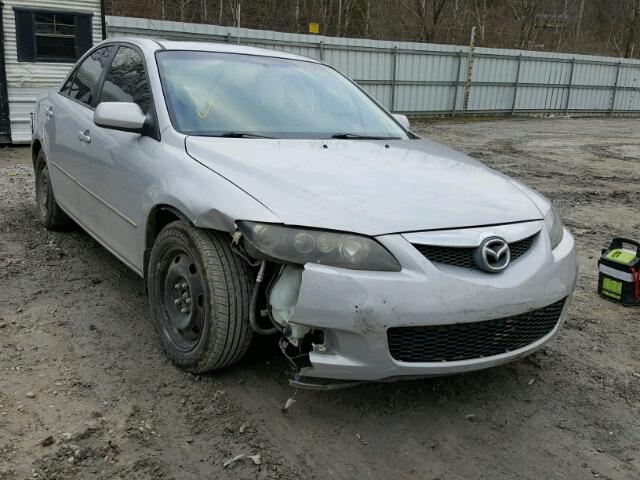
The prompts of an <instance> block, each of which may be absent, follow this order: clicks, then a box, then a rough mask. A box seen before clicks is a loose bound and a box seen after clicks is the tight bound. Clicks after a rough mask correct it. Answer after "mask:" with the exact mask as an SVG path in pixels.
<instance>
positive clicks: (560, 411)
mask: <svg viewBox="0 0 640 480" xmlns="http://www.w3.org/2000/svg"><path fill="white" fill-rule="evenodd" d="M416 130H417V131H419V132H421V133H422V134H424V135H425V136H428V137H430V138H432V139H434V140H437V141H440V142H442V143H445V144H448V145H451V146H454V147H456V148H459V149H462V150H464V151H466V152H468V153H469V154H471V155H472V156H474V157H476V158H478V159H480V160H481V161H483V162H485V163H486V164H488V165H490V166H492V167H494V168H496V169H498V170H500V171H502V172H505V173H507V174H509V175H512V176H514V177H516V178H518V179H521V180H523V181H525V182H526V183H528V184H529V185H531V186H533V187H535V188H537V189H538V190H540V191H541V192H542V193H544V194H545V195H547V196H549V197H550V198H552V199H553V200H554V202H555V203H556V205H557V206H558V209H559V211H560V212H561V215H562V217H563V218H564V220H565V222H566V224H567V225H568V226H569V227H570V229H571V230H572V231H573V233H574V235H575V237H576V240H577V245H578V250H579V257H580V264H581V269H580V277H579V281H578V287H577V292H576V296H575V297H574V300H573V303H572V306H571V311H570V316H569V318H568V320H567V323H566V325H565V328H564V330H563V331H562V333H561V334H560V336H559V337H558V338H557V339H556V340H555V341H554V342H552V343H551V344H550V345H549V346H548V347H546V348H545V349H544V350H542V351H540V352H538V353H536V354H534V355H533V356H530V357H528V358H526V359H523V360H521V361H518V362H516V363H513V364H510V365H507V366H503V367H499V368H495V369H491V370H487V371H482V372H477V373H471V374H466V375H459V376H452V377H446V378H435V379H427V380H413V381H404V382H398V383H386V384H364V385H361V386H358V387H356V388H352V389H349V390H341V391H334V392H320V393H315V392H309V391H301V392H299V393H298V395H297V402H296V403H295V404H294V405H293V407H292V408H291V410H290V412H289V413H288V414H286V415H285V414H282V413H281V412H280V408H281V407H282V405H283V404H284V403H285V401H286V400H287V398H288V397H289V396H290V394H291V390H290V389H289V387H288V386H287V377H286V376H285V375H284V370H285V369H286V364H285V362H284V361H283V359H282V358H281V356H280V354H279V352H278V349H277V347H276V345H275V339H266V340H265V339H261V341H257V342H256V343H255V345H254V348H253V349H252V351H251V352H250V354H249V356H248V357H247V358H245V359H244V360H243V361H242V362H241V364H239V365H238V366H236V367H233V368H230V369H228V370H225V371H223V372H218V373H215V374H211V375H206V376H202V377H196V376H192V375H189V374H185V373H183V372H181V371H179V370H177V369H176V368H174V367H173V366H171V365H170V363H169V362H168V361H167V359H166V358H165V357H164V356H163V354H162V353H161V352H160V351H159V349H158V347H157V344H156V340H155V338H154V333H153V328H152V326H151V324H150V321H149V313H148V307H147V303H146V299H145V295H144V291H143V285H142V281H141V280H140V279H139V278H138V277H137V276H136V275H135V274H133V273H131V272H130V271H128V270H127V268H126V267H124V266H123V265H121V264H120V263H118V261H117V260H116V259H115V258H113V257H112V256H110V255H109V254H108V253H107V252H106V251H105V250H104V249H102V248H101V247H100V246H99V245H98V244H97V243H96V242H95V241H93V240H92V239H91V238H90V237H89V236H88V235H86V234H85V233H83V232H81V231H80V230H72V231H68V232H49V231H46V230H44V229H43V228H42V227H40V225H39V224H38V222H37V220H36V214H35V212H36V209H35V203H34V195H33V174H32V169H31V164H30V160H29V153H28V149H26V148H10V149H6V148H5V149H2V150H0V283H1V285H2V286H1V288H0V479H2V480H5V479H6V480H8V479H12V480H13V479H26V478H39V479H85V478H92V479H93V478H99V479H156V478H160V479H172V478H175V479H204V478H207V479H209V478H250V479H252V478H284V479H289V478H318V479H324V478H374V479H387V478H394V479H436V478H438V479H443V480H444V479H471V478H473V479H479V478H482V479H496V478H508V479H520V478H526V479H547V478H549V479H551V478H553V479H576V478H610V479H633V478H640V451H639V449H640V353H639V352H640V348H639V346H640V310H639V309H631V308H623V307H619V306H617V305H615V304H613V303H610V302H608V301H605V300H602V299H600V298H598V297H597V296H596V294H595V288H596V277H597V273H596V261H597V258H598V255H599V252H600V249H601V248H602V247H603V246H605V245H606V244H607V242H608V240H609V239H610V237H611V236H612V235H614V234H623V235H628V236H632V237H640V186H639V182H640V120H632V119H597V120H593V119H580V120H569V119H536V120H504V121H497V122H480V123H442V122H439V123H431V124H422V125H419V126H416ZM240 454H244V455H246V456H249V455H260V457H254V459H255V461H254V460H253V459H251V458H242V459H240V460H237V461H236V462H234V463H232V464H230V465H228V466H227V467H225V466H224V462H225V460H228V459H231V458H233V457H235V456H236V455H240ZM256 463H259V464H256Z"/></svg>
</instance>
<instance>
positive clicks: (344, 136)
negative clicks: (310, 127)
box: [331, 133, 400, 140]
mask: <svg viewBox="0 0 640 480" xmlns="http://www.w3.org/2000/svg"><path fill="white" fill-rule="evenodd" d="M331 138H337V139H339V140H400V137H380V136H375V135H358V134H357V133H334V134H333V135H331Z"/></svg>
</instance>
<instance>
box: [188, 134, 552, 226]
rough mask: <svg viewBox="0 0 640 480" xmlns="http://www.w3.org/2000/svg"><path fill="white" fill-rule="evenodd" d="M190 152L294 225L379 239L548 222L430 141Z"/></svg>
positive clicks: (263, 142)
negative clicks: (440, 231) (454, 229)
mask: <svg viewBox="0 0 640 480" xmlns="http://www.w3.org/2000/svg"><path fill="white" fill-rule="evenodd" d="M186 150H187V153H188V154H189V155H190V156H191V157H192V158H194V159H195V160H197V161H198V162H200V163H201V164H203V165H204V166H206V167H208V168H209V169H211V170H213V171H215V172H216V173H218V174H219V175H221V176H222V177H224V178H226V179H227V180H229V181H230V182H232V183H234V184H235V185H236V186H238V187H239V188H241V189H242V190H244V191H245V192H247V193H248V194H249V195H251V196H253V197H254V198H255V199H257V200H258V201H259V202H261V203H262V204H263V205H265V206H266V207H267V208H268V209H269V210H271V211H272V212H273V213H274V214H275V215H277V216H278V218H280V219H281V220H282V222H283V223H285V224H289V225H300V226H309V227H317V228H326V229H333V230H342V231H350V232H355V233H362V234H367V235H381V234H386V233H397V232H407V231H418V230H433V229H447V228H460V227H470V226H480V225H495V224H502V223H510V222H518V221H527V220H536V219H540V218H542V214H541V212H540V210H539V209H538V208H537V207H536V205H535V204H534V203H533V201H532V200H531V199H530V198H529V196H528V195H527V194H526V193H525V191H523V190H522V189H521V188H519V187H518V186H517V185H516V184H514V183H513V182H512V181H510V180H509V179H508V178H507V177H505V176H504V175H502V174H500V173H498V172H495V171H493V170H491V169H490V168H488V167H486V166H484V165H482V164H481V163H480V162H478V161H476V160H473V159H472V158H470V157H468V156H466V155H464V154H462V153H460V152H456V151H455V150H452V149H450V148H448V147H445V146H443V145H439V144H437V143H434V142H431V141H429V140H422V139H420V140H395V141H365V140H326V141H323V140H294V139H286V140H280V139H242V138H220V137H195V136H190V137H187V139H186ZM244 220H251V219H244Z"/></svg>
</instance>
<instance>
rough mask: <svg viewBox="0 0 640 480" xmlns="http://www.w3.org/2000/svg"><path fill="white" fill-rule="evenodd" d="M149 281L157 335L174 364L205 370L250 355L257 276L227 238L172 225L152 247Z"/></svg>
mask: <svg viewBox="0 0 640 480" xmlns="http://www.w3.org/2000/svg"><path fill="white" fill-rule="evenodd" d="M148 285H149V302H150V306H151V316H152V319H153V322H154V326H155V329H156V333H157V334H158V337H159V338H160V343H161V345H162V347H163V349H164V350H165V352H166V353H167V354H168V356H169V358H170V359H171V360H172V361H173V362H174V363H175V364H176V365H178V366H179V367H181V368H183V369H185V370H188V371H190V372H193V373H204V372H207V371H210V370H216V369H220V368H224V367H227V366H229V365H232V364H234V363H236V362H237V361H238V360H240V359H241V358H242V356H243V355H244V354H245V353H246V351H247V349H248V347H249V343H250V342H251V337H252V330H251V326H250V323H249V300H250V295H251V288H252V285H253V276H252V275H251V272H250V270H249V268H248V266H247V265H246V263H244V262H243V261H242V260H241V259H240V258H239V257H238V256H237V255H235V254H234V253H233V252H232V251H231V248H230V246H229V241H228V240H227V239H225V238H224V237H222V236H220V235H219V234H216V233H212V232H206V231H204V230H200V229H197V228H195V227H193V226H191V225H188V224H186V223H185V222H182V221H176V222H173V223H170V224H169V225H167V226H166V227H165V228H164V229H163V230H162V231H161V232H160V234H159V235H158V238H157V239H156V241H155V243H154V245H153V249H152V251H151V257H150V259H149V270H148Z"/></svg>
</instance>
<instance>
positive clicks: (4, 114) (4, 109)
mask: <svg viewBox="0 0 640 480" xmlns="http://www.w3.org/2000/svg"><path fill="white" fill-rule="evenodd" d="M4 64H5V61H4V25H3V22H2V2H0V143H9V142H11V127H10V124H9V96H8V94H7V72H6V71H5V68H4Z"/></svg>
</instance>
